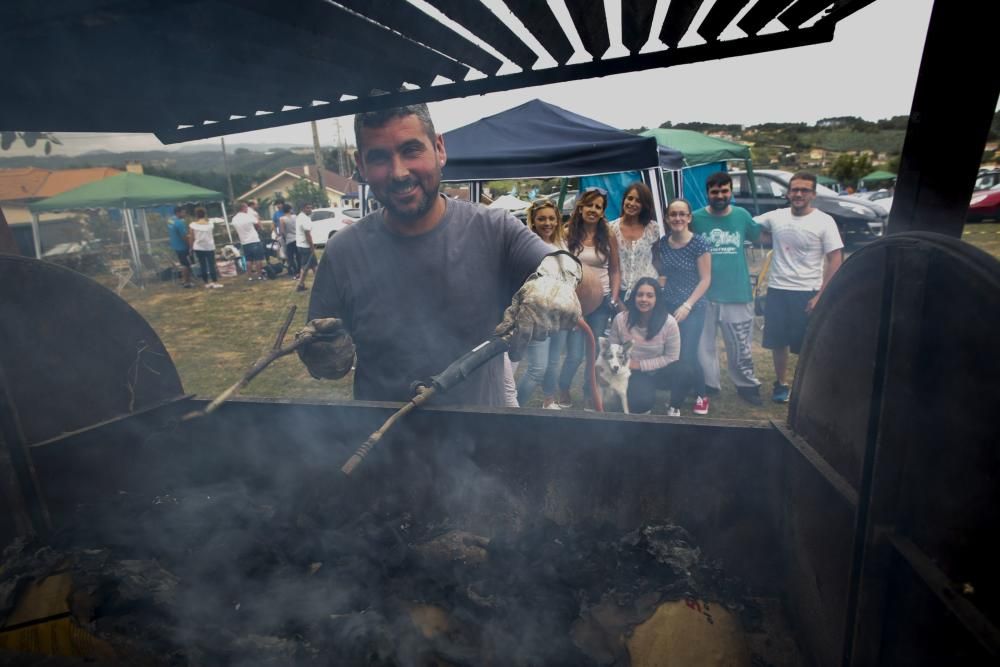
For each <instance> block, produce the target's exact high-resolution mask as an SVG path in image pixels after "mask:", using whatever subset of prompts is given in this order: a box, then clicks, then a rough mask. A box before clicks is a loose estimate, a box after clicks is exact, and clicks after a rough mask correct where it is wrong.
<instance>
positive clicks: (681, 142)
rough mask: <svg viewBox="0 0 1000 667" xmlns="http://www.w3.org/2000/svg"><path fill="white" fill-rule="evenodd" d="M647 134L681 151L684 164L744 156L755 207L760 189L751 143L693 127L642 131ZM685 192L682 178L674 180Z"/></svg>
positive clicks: (738, 158) (666, 145) (719, 160)
mask: <svg viewBox="0 0 1000 667" xmlns="http://www.w3.org/2000/svg"><path fill="white" fill-rule="evenodd" d="M642 135H643V136H646V137H654V138H655V139H656V143H657V144H658V145H659V146H663V147H665V148H671V149H673V150H676V151H680V152H681V154H682V155H683V156H684V168H685V169H691V168H694V167H699V166H702V165H711V164H715V163H717V162H726V161H728V160H743V161H744V162H745V163H746V166H747V176H748V177H749V179H750V192H751V194H752V195H753V198H754V208H756V207H757V192H756V188H755V187H754V177H753V160H752V159H751V157H750V147H749V146H746V145H744V144H739V143H736V142H735V141H727V140H726V139H719V138H718V137H710V136H708V135H707V134H702V133H701V132H695V131H694V130H677V129H666V128H658V129H655V130H646V131H645V132H643V133H642ZM677 185H679V186H680V192H679V194H683V181H681V182H680V183H677V184H675V191H678V188H677V187H676V186H677Z"/></svg>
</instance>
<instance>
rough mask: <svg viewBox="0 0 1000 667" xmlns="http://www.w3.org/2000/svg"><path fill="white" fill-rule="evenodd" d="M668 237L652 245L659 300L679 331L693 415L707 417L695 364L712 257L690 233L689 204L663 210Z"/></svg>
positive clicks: (701, 378)
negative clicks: (660, 280)
mask: <svg viewBox="0 0 1000 667" xmlns="http://www.w3.org/2000/svg"><path fill="white" fill-rule="evenodd" d="M667 226H668V227H669V228H670V234H669V235H668V236H664V237H663V238H662V239H660V240H659V242H658V243H657V244H656V249H655V252H654V255H653V259H654V261H655V262H656V268H657V269H658V270H659V272H660V274H661V275H662V276H663V277H665V278H666V281H667V282H666V284H665V285H664V287H663V300H664V301H666V303H667V307H668V308H669V309H670V311H671V312H672V313H673V315H674V319H676V320H677V324H678V326H680V331H681V361H683V362H684V363H685V364H687V365H688V366H689V367H690V368H691V371H692V373H694V378H695V380H694V381H695V386H694V393H695V396H696V398H695V402H694V413H695V414H696V415H707V414H708V396H707V392H706V391H705V376H704V374H703V373H702V368H701V363H700V362H699V361H698V343H699V341H700V340H701V330H702V329H703V328H704V327H705V300H704V299H703V298H702V297H704V296H705V292H707V291H708V286H709V285H710V284H711V283H712V255H711V246H710V245H709V243H708V240H707V239H706V238H705V237H704V236H701V235H700V234H695V233H694V232H692V231H691V204H689V203H688V202H687V200H685V199H675V200H673V201H672V202H670V204H669V205H668V206H667Z"/></svg>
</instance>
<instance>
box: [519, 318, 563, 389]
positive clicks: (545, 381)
mask: <svg viewBox="0 0 1000 667" xmlns="http://www.w3.org/2000/svg"><path fill="white" fill-rule="evenodd" d="M568 333H569V332H568V331H559V332H557V333H554V334H552V335H551V336H549V337H548V339H547V340H535V341H531V342H530V343H528V347H527V349H526V350H525V351H524V361H525V363H526V364H527V367H526V368H525V369H524V374H523V375H522V376H521V379H520V380H519V381H518V383H517V402H518V403H519V404H520V405H521V407H524V406H525V405H527V403H528V401H529V400H531V395H532V394H534V393H535V389H536V388H537V387H538V385H542V394H543V395H544V396H555V393H556V378H557V376H558V374H559V355H560V354H562V350H563V347H565V346H566V334H568Z"/></svg>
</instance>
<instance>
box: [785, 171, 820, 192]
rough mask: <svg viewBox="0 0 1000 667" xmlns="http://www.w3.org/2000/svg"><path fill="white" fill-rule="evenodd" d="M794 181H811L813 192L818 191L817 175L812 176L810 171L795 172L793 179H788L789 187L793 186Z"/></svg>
mask: <svg viewBox="0 0 1000 667" xmlns="http://www.w3.org/2000/svg"><path fill="white" fill-rule="evenodd" d="M792 181H809V182H810V183H812V184H813V190H815V189H816V174H811V173H809V172H808V171H797V172H795V173H794V174H792V177H791V178H790V179H788V185H791V184H792Z"/></svg>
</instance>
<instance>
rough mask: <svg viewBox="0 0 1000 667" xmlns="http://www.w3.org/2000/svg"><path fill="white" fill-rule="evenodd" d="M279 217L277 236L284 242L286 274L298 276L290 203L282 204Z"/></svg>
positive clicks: (297, 256) (296, 250)
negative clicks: (286, 264)
mask: <svg viewBox="0 0 1000 667" xmlns="http://www.w3.org/2000/svg"><path fill="white" fill-rule="evenodd" d="M280 213H281V217H280V218H278V237H279V238H280V240H281V242H282V243H284V244H285V261H286V262H288V275H289V277H291V278H296V279H298V277H299V250H298V248H299V246H298V245H297V244H296V243H295V215H293V214H292V205H291V204H282V206H281V211H280Z"/></svg>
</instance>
